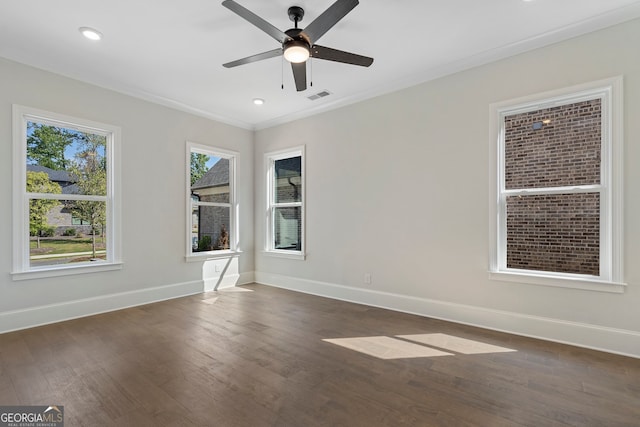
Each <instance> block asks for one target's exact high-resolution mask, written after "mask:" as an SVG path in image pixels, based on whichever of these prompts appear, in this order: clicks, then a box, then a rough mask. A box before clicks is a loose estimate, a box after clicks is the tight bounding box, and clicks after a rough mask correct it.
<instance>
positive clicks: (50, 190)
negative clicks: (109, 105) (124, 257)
mask: <svg viewBox="0 0 640 427" xmlns="http://www.w3.org/2000/svg"><path fill="white" fill-rule="evenodd" d="M118 136H119V129H118V128H116V127H113V126H110V125H104V124H99V123H94V122H88V121H85V120H82V119H76V118H69V117H64V116H60V115H57V114H54V113H48V112H43V111H38V110H34V109H30V108H27V107H21V106H14V199H15V200H14V243H15V251H14V263H13V267H14V273H15V274H16V276H15V277H16V278H19V276H20V275H21V274H22V275H23V276H24V275H25V274H27V273H34V274H36V273H39V275H41V276H46V275H57V274H71V273H75V272H80V271H81V270H80V269H78V268H77V267H82V268H85V269H86V268H90V269H92V270H95V268H94V267H101V268H103V269H104V267H106V266H108V265H114V264H118V263H119V251H118V246H117V244H118V240H119V239H118V236H117V232H116V231H115V230H117V229H118V226H119V224H118V221H117V218H116V212H117V210H116V208H117V200H116V197H115V196H116V187H117V185H116V179H117V177H116V175H117V174H116V173H115V169H114V159H115V155H114V150H115V147H116V145H117V139H118ZM47 272H49V273H47ZM27 275H28V274H27ZM31 276H33V274H32V275H31Z"/></svg>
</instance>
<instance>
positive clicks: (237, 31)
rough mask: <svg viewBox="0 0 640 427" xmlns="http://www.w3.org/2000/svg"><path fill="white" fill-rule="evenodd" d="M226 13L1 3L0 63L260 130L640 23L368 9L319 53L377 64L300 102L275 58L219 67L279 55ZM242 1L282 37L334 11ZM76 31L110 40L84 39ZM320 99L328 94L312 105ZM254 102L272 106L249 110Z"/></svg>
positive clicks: (516, 10)
mask: <svg viewBox="0 0 640 427" xmlns="http://www.w3.org/2000/svg"><path fill="white" fill-rule="evenodd" d="M221 2H222V0H181V1H175V0H108V1H104V0H56V1H51V0H12V1H9V0H6V1H3V2H2V6H1V8H0V9H1V10H0V56H2V57H5V58H8V59H12V60H15V61H18V62H21V63H25V64H29V65H33V66H35V67H39V68H42V69H45V70H49V71H53V72H55V73H59V74H62V75H65V76H69V77H72V78H75V79H78V80H82V81H86V82H89V83H93V84H96V85H99V86H102V87H105V88H109V89H114V90H117V91H120V92H124V93H127V94H130V95H133V96H137V97H140V98H143V99H147V100H150V101H153V102H157V103H160V104H164V105H168V106H171V107H175V108H179V109H182V110H185V111H189V112H192V113H195V114H199V115H203V116H206V117H210V118H213V119H216V120H220V121H223V122H226V123H230V124H233V125H237V126H242V127H245V128H249V129H259V128H264V127H268V126H271V125H274V124H277V123H282V122H286V121H289V120H292V119H295V118H299V117H304V116H308V115H311V114H314V113H317V112H320V111H324V110H327V109H331V108H335V107H338V106H341V105H345V104H348V103H352V102H355V101H359V100H363V99H366V98H370V97H373V96H377V95H380V94H382V93H386V92H390V91H392V90H396V89H400V88H403V87H407V86H410V85H413V84H417V83H420V82H423V81H426V80H429V79H432V78H435V77H438V76H442V75H445V74H448V73H452V72H456V71H459V70H462V69H465V68H468V67H471V66H474V65H479V64H482V63H486V62H488V61H491V60H495V59H498V58H502V57H505V56H509V55H513V54H516V53H519V52H522V51H525V50H528V49H532V48H535V47H539V46H543V45H546V44H549V43H553V42H556V41H559V40H563V39H566V38H569V37H573V36H576V35H579V34H583V33H586V32H590V31H593V30H597V29H599V28H603V27H606V26H610V25H613V24H616V23H619V22H623V21H626V20H630V19H633V18H637V17H640V0H533V1H529V2H525V1H523V0H438V1H436V0H397V1H389V0H362V1H361V2H360V4H359V5H358V6H357V7H356V8H355V9H353V10H352V11H351V12H350V13H349V14H348V15H347V16H346V17H345V18H344V19H342V20H341V21H340V22H339V23H338V24H337V25H336V26H335V27H333V28H332V29H331V30H329V32H327V33H326V34H325V35H324V36H323V37H322V38H321V39H320V40H319V41H318V44H321V45H323V46H328V47H333V48H336V49H341V50H346V51H350V52H354V53H358V54H361V55H365V56H371V57H373V58H375V61H374V63H373V65H371V67H369V68H364V67H357V66H352V65H345V64H340V63H335V62H329V61H321V60H314V61H313V65H312V70H313V74H312V76H311V78H310V80H312V81H313V87H311V88H309V89H307V90H306V91H304V92H296V90H295V87H294V84H293V78H292V75H291V68H290V66H289V64H288V63H286V64H284V66H283V62H282V60H281V59H280V58H271V59H267V60H264V61H261V62H256V63H253V64H247V65H243V66H239V67H236V68H230V69H227V68H224V67H222V64H223V63H225V62H229V61H232V60H235V59H239V58H242V57H245V56H249V55H252V54H255V53H260V52H264V51H267V50H271V49H275V48H277V47H278V46H279V44H278V42H276V41H275V40H274V39H272V38H271V37H270V36H269V35H267V34H266V33H263V32H262V31H261V30H259V29H257V28H255V27H254V26H252V25H251V24H249V23H248V22H247V21H245V20H243V19H242V18H240V17H239V16H237V15H235V14H234V13H233V12H231V11H229V10H228V9H226V8H224V7H223V6H222V5H221ZM237 2H238V3H240V4H241V5H243V6H244V7H246V8H247V9H249V10H251V11H253V12H254V13H256V14H257V15H259V16H261V17H262V18H264V19H265V20H267V21H268V22H270V23H271V24H273V25H274V26H276V27H278V28H280V29H282V30H286V29H288V28H291V27H293V23H292V22H291V21H289V18H288V16H287V9H288V7H289V6H293V5H297V6H301V7H303V8H304V9H305V18H304V20H303V21H302V22H301V23H300V27H301V28H304V27H305V26H306V25H308V24H309V23H310V22H311V21H313V20H314V19H315V18H316V17H317V16H318V15H319V14H321V13H322V12H323V11H324V10H325V9H326V8H328V7H329V6H330V5H331V4H332V3H333V2H334V0H315V1H311V0H271V1H264V0H237ZM81 26H89V27H94V28H96V29H98V30H100V31H101V32H102V33H103V34H104V38H103V40H102V41H100V42H91V41H88V40H86V39H84V38H83V37H81V35H80V33H79V31H78V28H79V27H81ZM283 71H284V73H283ZM283 76H284V80H283V82H284V90H283V89H281V87H280V86H281V83H282V78H283ZM322 90H328V91H329V92H331V93H332V94H331V95H330V96H328V97H325V98H321V99H319V100H316V101H310V100H309V99H308V98H307V97H308V96H310V95H313V94H315V93H317V92H320V91H322ZM256 97H259V98H263V99H265V100H266V103H265V104H264V105H263V106H261V107H257V106H255V105H253V103H252V99H253V98H256Z"/></svg>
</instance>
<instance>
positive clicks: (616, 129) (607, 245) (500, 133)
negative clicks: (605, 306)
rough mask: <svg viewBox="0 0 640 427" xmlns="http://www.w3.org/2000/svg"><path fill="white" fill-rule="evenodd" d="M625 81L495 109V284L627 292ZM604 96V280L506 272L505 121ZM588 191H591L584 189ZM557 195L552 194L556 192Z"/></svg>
mask: <svg viewBox="0 0 640 427" xmlns="http://www.w3.org/2000/svg"><path fill="white" fill-rule="evenodd" d="M622 89H623V78H622V76H618V77H613V78H609V79H604V80H599V81H595V82H591V83H586V84H582V85H578V86H573V87H569V88H564V89H560V90H556V91H551V92H545V93H541V94H537V95H533V96H528V97H524V98H518V99H514V100H509V101H504V102H499V103H494V104H491V106H490V124H491V129H490V134H491V138H490V161H489V164H490V176H491V180H490V209H489V218H490V227H489V244H490V257H489V277H490V279H494V280H501V281H508V282H516V283H526V284H533V285H543V286H554V287H562V288H571V289H583V290H592V291H599V292H613V293H623V292H624V291H625V289H626V284H625V283H623V216H622V215H623V200H622V196H623V158H622V144H623V140H624V139H623V90H622ZM596 97H601V99H602V100H603V103H602V113H603V115H602V117H603V133H602V135H603V144H602V175H601V185H598V186H597V187H598V188H599V189H600V191H601V204H602V205H601V218H600V233H601V234H600V242H601V244H600V247H601V252H600V260H601V266H602V270H603V271H602V273H601V275H600V276H598V277H596V276H587V275H577V274H563V273H553V272H541V271H530V270H519V269H507V268H506V266H505V261H504V260H505V259H506V236H505V235H504V234H505V233H504V231H505V229H506V224H505V216H506V215H504V213H503V212H504V211H503V210H502V209H503V208H504V206H503V200H502V199H503V198H502V196H501V193H502V194H505V191H504V189H503V188H502V185H503V182H504V177H503V176H502V173H503V172H504V165H503V153H504V127H503V124H504V117H505V116H506V115H512V114H516V113H518V112H525V111H532V110H537V109H541V108H547V107H550V106H554V105H565V104H568V103H574V102H579V101H581V100H585V99H594V98H596ZM585 190H587V189H585ZM551 192H553V191H551Z"/></svg>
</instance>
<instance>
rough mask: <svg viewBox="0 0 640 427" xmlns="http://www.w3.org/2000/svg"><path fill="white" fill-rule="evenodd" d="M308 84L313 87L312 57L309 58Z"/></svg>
mask: <svg viewBox="0 0 640 427" xmlns="http://www.w3.org/2000/svg"><path fill="white" fill-rule="evenodd" d="M309 86H310V87H313V58H309Z"/></svg>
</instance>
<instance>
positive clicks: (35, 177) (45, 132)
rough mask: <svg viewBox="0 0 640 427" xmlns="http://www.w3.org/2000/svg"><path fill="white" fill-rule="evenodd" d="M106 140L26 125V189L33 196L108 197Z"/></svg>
mask: <svg viewBox="0 0 640 427" xmlns="http://www.w3.org/2000/svg"><path fill="white" fill-rule="evenodd" d="M106 144H107V138H106V137H105V136H103V135H96V134H92V133H87V132H80V131H77V130H74V129H68V128H63V127H56V126H49V125H44V124H41V123H35V122H28V123H27V159H26V161H27V188H26V190H27V191H28V192H33V193H52V194H85V195H100V196H104V195H106V194H107V160H106Z"/></svg>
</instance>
